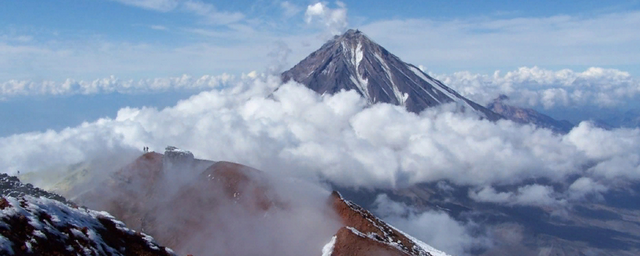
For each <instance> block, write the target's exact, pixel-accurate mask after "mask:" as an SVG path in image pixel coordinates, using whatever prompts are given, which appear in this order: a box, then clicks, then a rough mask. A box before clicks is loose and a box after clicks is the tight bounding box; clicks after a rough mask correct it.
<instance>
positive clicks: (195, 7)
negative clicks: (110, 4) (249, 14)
mask: <svg viewBox="0 0 640 256" xmlns="http://www.w3.org/2000/svg"><path fill="white" fill-rule="evenodd" d="M115 1H117V2H120V3H123V4H126V5H131V6H135V7H140V8H144V9H148V10H153V11H159V12H169V11H175V10H181V11H184V12H186V13H191V14H195V15H197V16H199V17H201V18H202V19H203V21H204V22H205V23H208V24H212V25H226V24H231V23H235V22H238V21H240V20H242V19H243V18H244V14H242V13H239V12H224V11H223V12H221V11H218V9H217V8H216V7H215V6H214V5H213V4H210V3H206V2H202V1H200V0H187V1H180V0H115Z"/></svg>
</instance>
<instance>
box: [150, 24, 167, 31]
mask: <svg viewBox="0 0 640 256" xmlns="http://www.w3.org/2000/svg"><path fill="white" fill-rule="evenodd" d="M149 27H150V28H151V29H153V30H167V27H165V26H162V25H151V26H149Z"/></svg>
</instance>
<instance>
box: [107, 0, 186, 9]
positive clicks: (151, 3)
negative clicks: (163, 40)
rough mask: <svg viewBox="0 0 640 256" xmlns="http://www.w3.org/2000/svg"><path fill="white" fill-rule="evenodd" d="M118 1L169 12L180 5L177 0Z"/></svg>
mask: <svg viewBox="0 0 640 256" xmlns="http://www.w3.org/2000/svg"><path fill="white" fill-rule="evenodd" d="M115 1H117V2H120V3H123V4H126V5H131V6H136V7H140V8H144V9H149V10H154V11H160V12H168V11H171V10H173V9H175V8H176V7H177V6H178V3H179V2H178V1H177V0H115Z"/></svg>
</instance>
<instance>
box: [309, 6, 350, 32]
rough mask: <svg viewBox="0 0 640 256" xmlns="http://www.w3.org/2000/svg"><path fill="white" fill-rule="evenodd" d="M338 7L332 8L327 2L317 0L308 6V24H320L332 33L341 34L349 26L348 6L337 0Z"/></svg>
mask: <svg viewBox="0 0 640 256" xmlns="http://www.w3.org/2000/svg"><path fill="white" fill-rule="evenodd" d="M336 6H337V7H336V8H330V7H329V6H328V5H327V4H326V3H325V2H317V3H315V4H311V5H309V6H307V10H306V11H305V13H304V19H305V22H306V23H307V24H314V25H315V24H318V25H320V26H322V27H324V28H325V29H326V31H327V32H328V33H330V34H331V35H335V34H340V33H342V32H344V31H345V29H346V28H347V26H348V22H347V6H346V5H345V4H344V3H343V2H340V1H336Z"/></svg>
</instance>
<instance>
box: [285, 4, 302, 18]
mask: <svg viewBox="0 0 640 256" xmlns="http://www.w3.org/2000/svg"><path fill="white" fill-rule="evenodd" d="M280 8H282V11H283V14H284V16H285V17H292V16H294V15H296V14H298V13H299V12H300V11H302V9H301V8H300V7H299V6H297V5H295V4H292V3H291V2H289V1H283V2H281V3H280Z"/></svg>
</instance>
